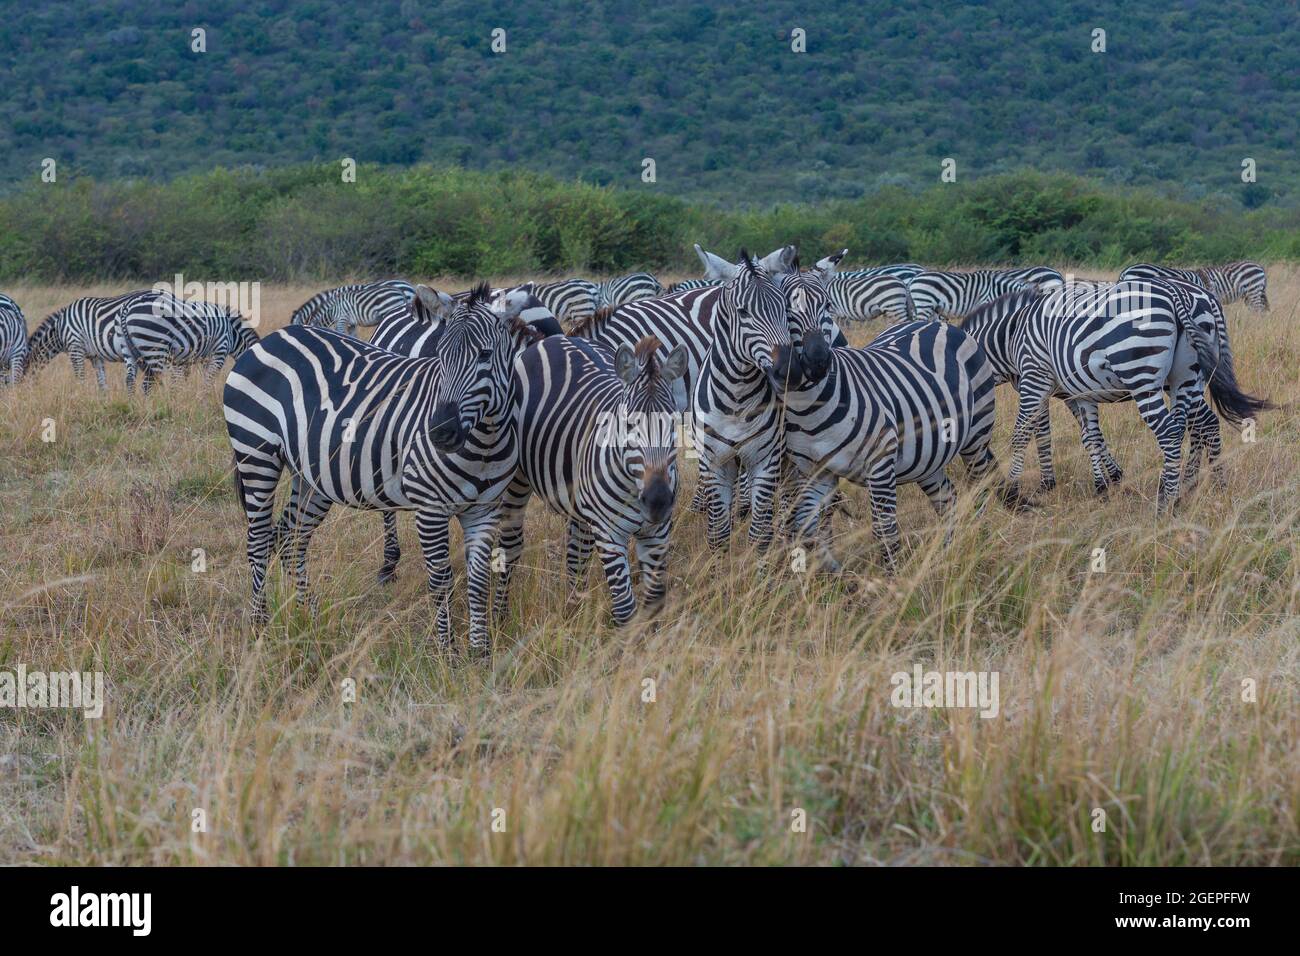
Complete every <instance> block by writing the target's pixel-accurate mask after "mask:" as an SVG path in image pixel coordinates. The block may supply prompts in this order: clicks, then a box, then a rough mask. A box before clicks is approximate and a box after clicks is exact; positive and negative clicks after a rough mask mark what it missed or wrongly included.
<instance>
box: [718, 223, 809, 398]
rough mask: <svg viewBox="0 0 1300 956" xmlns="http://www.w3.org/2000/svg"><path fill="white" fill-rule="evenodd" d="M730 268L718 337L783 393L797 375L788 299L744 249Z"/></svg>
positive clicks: (720, 308) (736, 359)
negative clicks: (738, 259)
mask: <svg viewBox="0 0 1300 956" xmlns="http://www.w3.org/2000/svg"><path fill="white" fill-rule="evenodd" d="M732 268H733V269H734V270H735V272H734V275H733V276H732V277H731V278H729V279H728V280H727V282H726V284H725V285H724V286H723V287H722V295H721V296H720V298H719V300H718V312H717V316H716V319H717V320H719V321H718V324H717V330H716V333H715V334H716V336H717V337H718V338H719V339H721V340H722V341H723V342H724V343H725V346H726V348H727V349H728V351H729V352H730V353H731V355H730V357H731V359H732V360H733V361H734V362H736V363H737V364H740V365H746V364H748V365H752V366H753V367H754V368H757V369H759V370H760V371H762V373H763V374H764V375H766V376H767V379H768V381H769V382H770V383H771V385H772V387H773V388H774V389H776V392H777V394H778V395H781V394H784V393H785V390H786V388H787V387H788V386H789V384H790V382H791V379H792V378H793V376H794V372H795V371H796V368H795V361H794V346H793V344H792V343H791V341H790V322H789V318H788V316H787V315H786V301H785V295H784V294H782V292H781V290H780V289H779V288H778V287H777V285H776V283H775V282H773V281H772V277H771V276H770V275H769V274H768V273H767V271H766V270H765V269H763V268H762V266H760V265H759V264H758V263H757V262H755V261H754V260H753V259H751V258H750V256H749V253H748V252H746V251H745V250H744V249H742V250H740V263H739V264H738V265H736V266H733V267H732Z"/></svg>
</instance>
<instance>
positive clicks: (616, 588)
mask: <svg viewBox="0 0 1300 956" xmlns="http://www.w3.org/2000/svg"><path fill="white" fill-rule="evenodd" d="M659 348H660V343H659V341H658V340H657V339H654V338H645V339H642V340H641V341H640V342H638V343H637V344H636V346H635V347H632V346H629V345H627V344H623V345H620V346H619V347H618V349H617V351H614V352H611V350H610V349H608V348H606V347H605V346H603V345H600V344H597V343H593V342H587V341H585V340H583V339H576V338H569V337H566V336H553V337H550V338H546V339H543V340H542V341H541V342H539V343H537V344H536V345H533V346H531V347H530V348H528V349H526V350H524V351H523V352H522V353H521V354H520V355H519V357H518V358H517V359H515V377H516V380H517V382H518V385H517V388H516V391H515V425H516V428H517V431H518V436H519V470H518V473H517V474H516V476H515V479H514V481H512V482H511V484H510V487H509V489H508V490H507V491H506V498H505V506H504V508H503V512H502V519H501V538H500V542H501V549H502V552H503V553H504V556H505V570H504V572H503V574H502V576H501V577H500V578H499V580H498V582H497V592H496V612H497V614H498V616H504V614H505V612H506V609H507V604H508V601H509V587H510V576H511V573H512V571H513V569H514V567H515V566H516V565H517V564H518V561H519V556H520V554H521V553H522V551H523V522H524V509H525V508H526V507H527V505H528V501H529V498H531V496H532V495H533V494H534V493H536V494H537V495H539V496H540V497H541V498H542V500H543V501H545V502H546V503H547V505H549V506H550V507H551V508H552V509H553V510H555V511H557V512H559V513H560V514H561V515H562V516H564V517H565V518H567V519H568V534H567V541H566V547H565V551H566V562H565V565H566V568H567V572H568V581H569V590H570V594H571V595H576V593H577V591H578V588H579V585H580V581H581V578H582V574H583V571H584V570H585V568H586V564H587V559H588V557H589V556H590V554H591V551H592V547H593V545H594V547H595V549H596V550H597V551H598V552H599V554H600V561H601V565H602V566H603V568H604V571H605V580H606V582H607V584H608V586H609V591H610V598H611V604H612V611H613V618H614V623H615V624H616V625H620V626H621V625H623V624H626V623H627V622H628V620H630V619H631V617H632V616H633V615H634V614H635V613H636V609H637V601H636V597H635V595H634V594H633V591H632V586H631V580H630V574H629V568H628V550H629V545H630V544H631V542H633V541H635V549H636V556H637V565H638V569H639V572H640V577H641V583H642V586H643V589H644V592H645V601H646V605H647V607H650V608H654V607H657V606H658V605H659V604H660V603H661V602H662V601H663V597H664V593H665V589H666V585H667V582H666V580H665V573H666V569H665V559H666V556H667V551H668V538H669V535H670V533H671V531H672V512H673V503H674V501H675V500H676V495H677V447H676V434H677V429H676V422H677V421H678V416H677V414H676V401H675V399H674V397H673V392H672V382H673V380H674V379H677V378H680V377H681V376H682V375H684V374H685V373H686V367H687V357H686V355H687V353H686V349H685V347H684V346H681V345H678V346H677V347H676V348H674V349H673V350H672V351H670V352H669V353H668V357H667V358H666V359H665V360H664V361H663V362H662V363H660V361H659V359H658V357H657V356H656V352H657V351H658V350H659Z"/></svg>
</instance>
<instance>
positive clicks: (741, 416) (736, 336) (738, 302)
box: [660, 250, 798, 549]
mask: <svg viewBox="0 0 1300 956" xmlns="http://www.w3.org/2000/svg"><path fill="white" fill-rule="evenodd" d="M728 265H729V266H730V264H728ZM730 268H731V269H733V270H734V276H732V277H730V278H728V280H727V284H726V285H724V286H723V287H722V289H721V291H720V294H718V295H717V296H716V305H715V307H714V308H713V310H712V314H711V317H710V331H711V335H710V336H709V338H710V342H709V350H708V353H707V354H706V356H705V357H704V361H703V363H702V365H701V366H700V369H699V373H698V375H697V376H696V378H695V381H694V383H693V388H692V392H691V413H692V421H691V424H692V427H693V432H694V440H695V447H696V450H697V452H698V453H699V456H700V475H701V480H702V483H703V486H704V488H705V492H706V494H707V498H708V513H709V528H708V536H707V537H708V543H709V546H710V547H711V548H714V549H716V548H719V547H721V546H722V545H723V544H724V543H725V542H726V541H727V539H728V538H729V537H730V535H731V521H732V507H731V503H732V495H733V491H734V487H735V484H736V479H737V477H738V476H739V471H740V469H741V468H743V469H744V471H745V473H746V474H748V475H749V476H750V481H751V483H752V502H751V505H750V508H751V512H752V515H753V518H752V520H751V523H750V539H751V540H752V541H754V542H755V544H757V545H758V546H759V547H760V548H762V547H766V546H767V544H769V543H770V541H771V506H772V498H773V495H774V493H775V490H776V486H777V481H778V479H779V477H780V470H781V464H782V460H783V456H784V445H783V442H782V433H783V426H782V411H783V410H782V406H781V402H780V397H781V396H782V394H784V392H785V390H786V388H787V387H788V386H789V385H790V383H791V381H792V379H793V378H796V377H797V375H798V363H797V362H796V361H795V357H794V346H793V344H792V341H791V337H790V317H789V314H788V300H787V294H786V293H785V292H784V290H783V287H782V286H781V285H779V284H778V283H777V282H776V281H774V280H773V277H772V276H771V275H769V274H768V272H767V271H766V270H765V269H763V268H762V267H761V266H760V265H759V264H758V263H757V262H755V261H754V260H753V259H751V258H750V256H749V254H748V253H747V252H745V251H744V250H741V253H740V263H739V264H738V265H737V266H730ZM692 294H697V293H689V292H687V293H682V295H692ZM660 301H663V300H660Z"/></svg>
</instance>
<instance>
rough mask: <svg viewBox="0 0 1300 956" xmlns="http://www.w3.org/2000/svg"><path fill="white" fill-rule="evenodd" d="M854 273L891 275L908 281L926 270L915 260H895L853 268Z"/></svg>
mask: <svg viewBox="0 0 1300 956" xmlns="http://www.w3.org/2000/svg"><path fill="white" fill-rule="evenodd" d="M853 271H854V273H856V274H858V275H864V276H893V277H894V278H895V279H902V280H903V282H905V283H906V282H909V281H911V279H912V278H913V277H914V276H918V275H920V274H921V273H922V272H926V271H928V270H927V269H926V268H925V266H920V265H917V264H916V263H915V262H896V263H893V264H892V265H887V266H869V267H867V268H866V269H855V270H853Z"/></svg>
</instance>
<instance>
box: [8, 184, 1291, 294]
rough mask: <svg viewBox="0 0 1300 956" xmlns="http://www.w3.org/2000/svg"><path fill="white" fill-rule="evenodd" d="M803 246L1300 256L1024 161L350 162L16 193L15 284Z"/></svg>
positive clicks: (1218, 208)
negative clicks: (723, 181)
mask: <svg viewBox="0 0 1300 956" xmlns="http://www.w3.org/2000/svg"><path fill="white" fill-rule="evenodd" d="M696 242H699V243H700V244H702V245H703V246H705V247H706V248H708V249H711V250H714V251H717V252H720V253H721V254H724V255H728V256H730V255H733V254H735V253H736V252H737V251H738V250H739V249H740V248H742V247H744V248H748V249H750V250H752V251H754V252H757V253H760V254H761V253H766V252H768V251H770V250H772V249H774V248H776V247H777V246H779V245H783V244H785V243H787V242H794V243H796V244H797V245H798V246H799V248H800V250H801V251H802V254H803V258H804V261H805V264H806V263H809V262H812V261H813V260H815V259H817V258H820V257H821V256H824V255H826V254H828V253H830V252H834V251H838V250H839V249H842V248H845V247H847V248H848V249H849V258H848V260H847V262H848V264H850V265H852V264H858V263H873V262H890V261H894V262H897V261H902V260H915V261H917V262H922V263H926V264H930V265H936V266H943V265H961V264H970V263H992V262H1052V263H1077V264H1091V265H1096V266H1102V267H1106V268H1115V267H1118V266H1121V265H1123V264H1125V263H1126V262H1132V261H1133V260H1135V259H1155V260H1162V259H1168V260H1172V261H1180V262H1187V261H1207V262H1208V261H1221V260H1225V259H1233V258H1242V257H1250V258H1262V259H1269V258H1285V257H1295V256H1296V255H1297V254H1300V228H1298V227H1297V224H1296V223H1295V222H1294V221H1293V220H1292V218H1291V217H1290V216H1289V215H1288V214H1287V213H1286V212H1285V211H1284V210H1278V209H1268V208H1265V209H1258V210H1252V211H1246V210H1244V209H1242V208H1241V207H1240V206H1239V205H1235V204H1219V203H1216V202H1214V201H1211V200H1208V199H1207V200H1202V201H1200V202H1189V201H1186V200H1175V199H1169V198H1165V197H1162V196H1159V195H1156V194H1154V193H1152V192H1149V191H1146V190H1141V189H1117V188H1115V187H1109V186H1103V185H1101V184H1099V183H1096V182H1093V181H1089V180H1084V179H1079V178H1077V177H1073V176H1067V175H1062V174H1053V175H1044V174H1042V173H1037V172H1022V173H1009V174H1006V175H1002V176H996V177H990V178H989V179H986V180H975V181H973V182H971V183H950V184H943V185H936V186H933V187H931V188H930V189H928V190H926V191H924V192H921V193H910V192H907V191H905V190H902V189H898V188H889V189H884V190H881V191H880V192H878V193H875V194H873V195H870V196H866V197H863V198H860V199H855V200H830V201H827V202H822V203H816V204H783V205H778V206H774V207H772V208H770V209H768V210H766V211H757V210H745V209H741V210H734V209H733V210H727V209H720V208H718V207H715V206H709V205H703V204H690V203H687V202H686V201H684V200H681V199H674V198H671V197H667V196H663V195H658V194H653V193H648V192H646V191H644V190H641V189H626V190H625V189H617V188H614V187H610V186H597V185H593V184H591V183H585V182H576V183H566V182H561V181H559V180H555V179H552V178H550V177H548V176H544V175H541V174H538V173H533V172H496V173H481V172H471V171H468V170H464V169H459V168H450V169H439V168H434V167H430V166H413V167H407V168H394V167H378V166H365V165H363V166H361V167H359V168H358V170H357V181H356V182H355V183H344V182H343V181H342V179H341V177H340V175H339V170H337V169H336V168H335V167H334V166H333V165H330V164H324V165H305V166H295V167H287V168H284V169H276V170H270V171H267V170H255V169H250V168H243V169H238V170H228V169H217V170H213V171H211V172H208V173H203V174H199V175H192V176H183V177H180V178H178V179H175V180H173V181H171V182H169V183H165V184H163V183H150V182H144V181H138V180H136V181H126V182H95V181H93V180H90V179H88V178H84V177H83V178H75V179H72V180H60V181H59V182H58V183H55V184H49V185H44V186H37V187H31V188H29V189H27V190H24V191H21V192H18V193H14V194H12V195H10V196H7V197H0V281H7V280H13V279H27V280H48V281H85V280H95V279H132V280H141V281H148V282H153V281H157V280H159V279H165V278H170V277H171V276H172V275H174V274H175V273H176V272H182V273H185V274H187V275H189V276H191V277H196V278H197V277H203V278H220V279H223V280H231V279H266V280H292V279H311V280H314V279H322V280H327V279H343V278H346V277H350V276H384V275H410V276H441V275H456V276H464V277H482V276H506V275H517V274H521V273H535V272H569V271H573V272H582V273H611V272H618V271H626V270H629V269H641V268H648V269H655V270H665V269H668V270H674V271H681V272H687V273H694V272H696V271H697V269H698V262H697V260H696V258H695V255H694V253H693V252H692V251H691V246H692V244H693V243H696Z"/></svg>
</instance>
